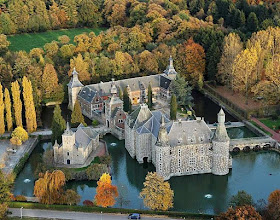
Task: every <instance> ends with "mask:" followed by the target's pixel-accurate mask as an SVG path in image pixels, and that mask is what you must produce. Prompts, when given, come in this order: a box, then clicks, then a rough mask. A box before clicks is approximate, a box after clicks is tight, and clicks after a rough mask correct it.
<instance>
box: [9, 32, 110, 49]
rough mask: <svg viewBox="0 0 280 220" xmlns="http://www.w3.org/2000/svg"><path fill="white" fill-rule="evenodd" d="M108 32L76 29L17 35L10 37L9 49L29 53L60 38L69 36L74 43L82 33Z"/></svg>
mask: <svg viewBox="0 0 280 220" xmlns="http://www.w3.org/2000/svg"><path fill="white" fill-rule="evenodd" d="M104 30H106V29H105V28H74V29H62V30H51V31H46V32H41V33H27V34H16V35H11V36H8V40H9V41H10V42H11V45H10V47H9V49H10V50H12V51H18V50H25V51H27V52H29V51H30V50H31V49H32V48H35V47H41V48H42V47H43V46H44V45H45V44H46V43H49V42H52V41H53V40H57V41H58V37H59V36H62V35H67V36H68V37H69V38H70V40H71V41H70V42H71V43H73V40H74V37H75V36H76V35H79V34H82V33H90V32H94V33H95V34H99V33H100V32H101V31H104Z"/></svg>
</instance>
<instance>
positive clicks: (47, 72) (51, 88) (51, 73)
mask: <svg viewBox="0 0 280 220" xmlns="http://www.w3.org/2000/svg"><path fill="white" fill-rule="evenodd" d="M42 87H43V91H44V92H43V93H44V97H45V98H46V99H49V98H51V97H52V95H53V93H54V92H55V91H56V88H57V87H58V78H57V73H56V70H55V69H54V66H53V65H52V64H49V63H47V64H46V66H45V68H44V71H43V76H42Z"/></svg>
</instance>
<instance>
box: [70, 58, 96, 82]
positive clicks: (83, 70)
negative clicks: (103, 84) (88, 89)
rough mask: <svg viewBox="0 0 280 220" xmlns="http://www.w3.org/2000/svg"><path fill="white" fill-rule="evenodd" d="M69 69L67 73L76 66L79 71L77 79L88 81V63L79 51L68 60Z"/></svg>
mask: <svg viewBox="0 0 280 220" xmlns="http://www.w3.org/2000/svg"><path fill="white" fill-rule="evenodd" d="M70 67H71V68H70V71H69V75H70V74H71V73H72V72H73V69H74V68H76V70H77V72H78V73H79V80H81V81H82V82H89V81H90V79H91V77H90V74H89V71H88V69H89V64H88V63H87V62H86V61H85V60H84V59H83V56H82V55H81V54H80V53H79V54H78V56H77V57H74V58H73V59H71V60H70Z"/></svg>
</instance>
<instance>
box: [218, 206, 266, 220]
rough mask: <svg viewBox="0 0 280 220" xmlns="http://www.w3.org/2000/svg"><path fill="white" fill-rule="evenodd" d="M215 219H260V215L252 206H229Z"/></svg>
mask: <svg viewBox="0 0 280 220" xmlns="http://www.w3.org/2000/svg"><path fill="white" fill-rule="evenodd" d="M216 219H217V220H231V219H240V220H245V219H246V220H261V219H262V217H261V215H260V214H259V213H258V212H257V211H256V210H255V209H254V207H253V206H250V205H245V206H238V207H236V208H235V209H233V208H229V209H228V210H227V211H226V212H225V213H221V214H220V215H219V216H218V217H217V218H216Z"/></svg>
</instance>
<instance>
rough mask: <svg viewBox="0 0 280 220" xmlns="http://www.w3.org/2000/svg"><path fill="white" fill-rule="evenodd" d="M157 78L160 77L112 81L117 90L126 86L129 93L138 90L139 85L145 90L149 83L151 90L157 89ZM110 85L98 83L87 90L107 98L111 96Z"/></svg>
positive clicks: (152, 76)
mask: <svg viewBox="0 0 280 220" xmlns="http://www.w3.org/2000/svg"><path fill="white" fill-rule="evenodd" d="M159 77H160V75H151V76H142V77H135V78H130V79H122V80H117V81H114V83H115V85H116V87H118V89H120V88H121V89H122V90H123V89H124V88H125V87H126V86H129V88H130V90H131V91H138V90H140V86H141V84H143V86H144V87H145V88H148V86H149V83H150V84H151V86H152V88H155V87H159ZM111 85H112V82H100V83H97V84H92V85H88V87H89V88H91V89H93V90H97V91H99V94H100V95H101V96H108V95H110V94H111V92H110V90H111Z"/></svg>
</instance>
